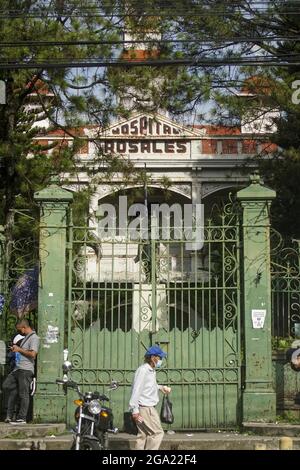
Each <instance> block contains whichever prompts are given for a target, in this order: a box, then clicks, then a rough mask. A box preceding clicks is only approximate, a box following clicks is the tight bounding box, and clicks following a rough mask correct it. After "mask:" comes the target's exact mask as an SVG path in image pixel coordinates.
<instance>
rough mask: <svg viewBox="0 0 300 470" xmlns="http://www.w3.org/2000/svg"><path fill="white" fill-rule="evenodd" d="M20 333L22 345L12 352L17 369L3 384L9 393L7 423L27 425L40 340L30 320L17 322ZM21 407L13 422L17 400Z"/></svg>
mask: <svg viewBox="0 0 300 470" xmlns="http://www.w3.org/2000/svg"><path fill="white" fill-rule="evenodd" d="M16 327H17V330H18V332H19V333H20V334H21V335H23V336H24V339H22V341H21V342H20V345H19V346H18V345H16V344H13V345H12V346H11V351H12V352H13V353H16V357H15V367H14V369H13V370H12V372H10V374H9V375H8V376H7V377H6V379H5V381H4V382H3V389H4V391H5V392H6V393H9V398H8V404H7V417H6V419H5V422H6V423H11V424H26V417H27V412H28V407H29V401H30V385H31V382H32V379H33V376H34V365H35V358H36V356H37V353H38V350H39V343H40V339H39V337H38V336H37V334H36V332H35V331H34V330H33V329H32V328H31V326H30V324H29V322H28V320H26V319H23V320H20V321H18V322H17V325H16ZM18 398H19V400H20V407H19V411H18V415H17V417H16V420H15V421H13V420H12V419H13V413H14V408H15V403H16V401H17V399H18Z"/></svg>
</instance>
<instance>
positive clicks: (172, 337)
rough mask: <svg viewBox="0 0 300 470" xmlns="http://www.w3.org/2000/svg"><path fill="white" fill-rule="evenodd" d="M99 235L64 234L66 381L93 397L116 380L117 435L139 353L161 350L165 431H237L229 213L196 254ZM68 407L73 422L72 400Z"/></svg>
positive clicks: (233, 218) (236, 285)
mask: <svg viewBox="0 0 300 470" xmlns="http://www.w3.org/2000/svg"><path fill="white" fill-rule="evenodd" d="M96 234H97V230H96V229H95V228H92V227H73V226H72V225H70V227H69V240H68V348H69V359H70V360H71V361H72V363H73V366H74V369H73V372H72V378H73V379H74V380H75V381H77V382H79V383H80V384H81V385H82V387H83V389H84V390H88V389H98V390H99V391H105V389H106V388H107V386H108V384H109V383H110V381H111V380H116V381H118V382H119V384H120V387H119V389H118V390H116V391H113V392H111V399H112V406H113V410H114V414H115V425H117V426H118V427H120V428H122V426H123V413H124V412H125V411H127V410H128V401H129V396H130V389H131V383H132V380H133V376H134V372H135V369H136V368H137V367H138V366H139V365H140V364H141V363H142V361H143V356H144V352H145V349H146V348H148V346H149V345H151V344H154V343H158V344H160V346H161V347H162V348H163V349H164V350H165V351H166V352H167V354H168V357H167V360H166V363H165V365H164V367H163V368H162V370H160V371H159V372H158V373H157V379H158V382H159V383H161V384H168V385H170V386H171V387H172V402H173V406H174V415H175V422H174V425H173V426H172V427H173V428H175V429H196V428H197V429H199V428H210V427H230V426H235V425H236V424H237V423H238V422H239V414H240V395H241V373H240V366H241V364H240V362H241V354H240V269H239V267H240V266H239V224H238V216H237V214H236V213H235V212H234V206H233V205H232V204H231V203H230V204H228V205H227V206H226V207H225V208H223V209H222V211H219V210H214V213H213V216H212V218H211V219H210V220H208V221H207V223H206V226H205V243H204V247H203V249H202V250H199V251H188V250H187V249H186V248H187V245H186V241H185V240H163V239H161V240H149V241H136V240H129V239H127V238H126V239H124V238H121V237H115V238H114V239H108V238H107V239H102V240H98V239H97V235H96ZM69 393H70V395H72V394H73V392H69ZM72 396H73V395H72ZM69 398H70V397H69ZM68 406H69V411H68V419H69V420H70V419H72V418H71V415H72V414H73V406H72V404H71V400H70V399H69V400H68Z"/></svg>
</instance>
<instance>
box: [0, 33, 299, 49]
mask: <svg viewBox="0 0 300 470" xmlns="http://www.w3.org/2000/svg"><path fill="white" fill-rule="evenodd" d="M299 40H300V35H297V36H269V37H264V38H262V37H261V36H256V37H254V36H249V37H237V36H235V37H224V38H218V39H217V40H216V39H214V38H212V39H211V40H209V39H192V38H190V39H161V40H159V39H157V40H154V39H140V40H119V41H101V40H99V41H97V40H93V41H91V40H82V41H78V40H77V41H14V42H10V41H7V42H2V43H1V48H3V47H20V46H25V47H26V46H28V47H40V46H41V47H44V46H54V47H55V46H92V45H95V46H96V45H124V44H133V45H134V44H154V45H158V46H159V45H160V44H173V43H174V44H185V43H187V44H194V43H197V44H204V45H212V41H214V42H216V41H218V42H220V41H222V43H224V42H225V43H227V42H229V43H235V44H238V43H242V42H247V43H248V42H252V41H255V42H262V43H263V42H272V41H274V42H277V41H296V42H298V41H299ZM215 46H216V47H218V46H217V45H216V44H215ZM222 47H223V45H222Z"/></svg>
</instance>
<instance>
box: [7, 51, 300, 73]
mask: <svg viewBox="0 0 300 470" xmlns="http://www.w3.org/2000/svg"><path fill="white" fill-rule="evenodd" d="M281 59H284V60H281ZM181 65H185V66H191V67H223V66H227V65H228V66H229V65H239V66H243V65H244V66H245V65H248V66H249V65H253V66H262V67H264V66H280V67H290V66H291V65H300V54H295V55H293V56H289V55H286V56H283V57H278V58H276V57H272V56H271V57H263V56H260V57H249V58H242V59H241V58H225V59H221V58H220V59H211V58H201V59H193V58H181V59H157V60H135V59H130V60H122V59H96V58H95V59H91V58H89V59H87V60H85V59H81V60H77V61H70V60H65V59H60V60H59V59H56V60H54V61H51V60H47V61H41V62H33V61H31V62H24V61H23V62H17V61H11V60H10V61H7V62H3V61H2V62H1V61H0V70H16V69H38V68H43V69H53V68H74V67H82V68H87V67H89V68H91V67H116V66H117V67H120V66H121V67H126V68H127V67H149V66H150V67H161V66H181Z"/></svg>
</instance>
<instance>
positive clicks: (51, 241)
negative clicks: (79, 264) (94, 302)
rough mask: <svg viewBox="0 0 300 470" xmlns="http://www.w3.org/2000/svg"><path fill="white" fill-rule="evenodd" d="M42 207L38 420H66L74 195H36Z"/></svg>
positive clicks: (52, 190) (54, 191)
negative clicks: (62, 380)
mask: <svg viewBox="0 0 300 470" xmlns="http://www.w3.org/2000/svg"><path fill="white" fill-rule="evenodd" d="M34 199H35V200H36V201H37V202H38V203H39V204H40V207H41V210H40V251H39V258H40V277H39V302H38V335H39V336H40V339H41V344H40V350H39V354H38V361H37V393H36V395H35V405H34V417H35V418H36V420H37V421H40V422H57V421H65V416H66V397H65V396H64V394H63V391H62V390H61V388H59V387H58V386H57V385H56V384H55V380H56V379H57V378H58V377H62V368H61V366H62V362H63V348H64V336H65V335H64V332H65V296H66V293H65V271H66V229H67V209H68V206H69V203H70V202H71V201H72V199H73V195H72V193H70V192H69V191H66V190H65V189H62V188H60V187H59V186H57V185H56V184H52V185H50V186H49V187H48V188H45V189H43V190H42V191H39V192H37V193H35V195H34Z"/></svg>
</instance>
